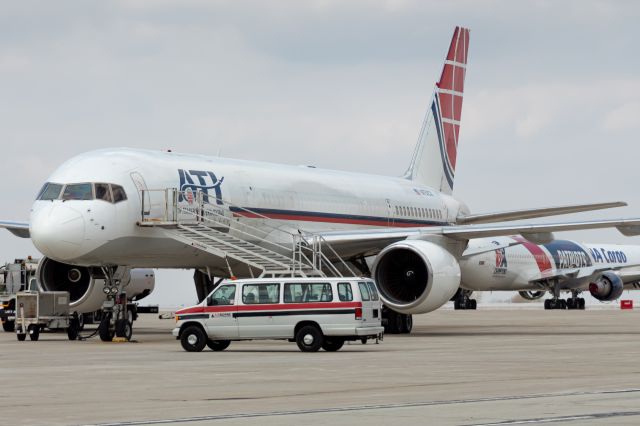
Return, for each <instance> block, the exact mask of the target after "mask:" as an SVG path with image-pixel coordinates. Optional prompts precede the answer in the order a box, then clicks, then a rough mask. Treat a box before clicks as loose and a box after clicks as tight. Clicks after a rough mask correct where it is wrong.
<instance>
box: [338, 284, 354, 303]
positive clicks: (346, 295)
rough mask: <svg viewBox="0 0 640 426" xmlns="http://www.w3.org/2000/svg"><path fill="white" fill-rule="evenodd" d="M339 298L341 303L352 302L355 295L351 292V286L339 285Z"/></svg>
mask: <svg viewBox="0 0 640 426" xmlns="http://www.w3.org/2000/svg"><path fill="white" fill-rule="evenodd" d="M338 298H339V299H340V301H341V302H351V301H352V300H353V293H352V292H351V284H349V283H338Z"/></svg>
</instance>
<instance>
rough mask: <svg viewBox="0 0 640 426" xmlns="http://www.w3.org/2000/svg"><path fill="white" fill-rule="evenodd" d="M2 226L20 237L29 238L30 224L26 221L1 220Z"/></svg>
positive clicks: (0, 225)
mask: <svg viewBox="0 0 640 426" xmlns="http://www.w3.org/2000/svg"><path fill="white" fill-rule="evenodd" d="M0 228H6V229H7V231H9V232H11V233H12V234H13V235H15V236H17V237H20V238H29V224H28V223H26V222H14V221H13V220H0Z"/></svg>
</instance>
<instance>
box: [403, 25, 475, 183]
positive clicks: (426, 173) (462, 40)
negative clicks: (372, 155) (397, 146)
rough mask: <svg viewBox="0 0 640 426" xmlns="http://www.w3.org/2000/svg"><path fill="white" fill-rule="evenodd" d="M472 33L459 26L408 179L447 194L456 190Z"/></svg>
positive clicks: (421, 132) (407, 174)
mask: <svg viewBox="0 0 640 426" xmlns="http://www.w3.org/2000/svg"><path fill="white" fill-rule="evenodd" d="M468 52H469V30H468V29H467V28H461V27H456V29H455V31H454V32H453V38H452V40H451V45H450V46H449V52H448V53H447V58H446V60H445V61H444V67H443V69H442V75H441V76H440V81H439V82H438V83H436V89H435V91H434V94H433V101H432V102H431V107H430V108H429V111H427V115H426V117H425V119H424V122H423V124H422V130H421V131H420V136H419V138H418V143H417V145H416V148H415V151H414V153H413V158H412V160H411V164H410V165H409V169H408V170H407V172H406V174H405V177H406V178H407V179H410V180H414V181H416V182H418V183H421V184H423V185H427V186H431V187H432V188H434V189H437V190H439V191H441V192H444V193H446V194H451V192H452V191H453V181H454V178H455V170H456V156H457V152H458V136H459V134H460V117H461V115H462V97H463V94H464V77H465V74H466V70H467V54H468Z"/></svg>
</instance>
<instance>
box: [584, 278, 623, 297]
mask: <svg viewBox="0 0 640 426" xmlns="http://www.w3.org/2000/svg"><path fill="white" fill-rule="evenodd" d="M623 291H624V283H623V282H622V280H621V279H620V277H619V276H617V275H616V274H614V273H612V272H603V273H602V275H601V276H600V278H599V279H598V280H597V281H596V282H593V283H591V284H589V292H590V293H591V295H592V296H593V297H595V298H596V299H598V300H599V301H601V302H610V301H612V300H616V299H617V298H618V297H620V296H622V292H623Z"/></svg>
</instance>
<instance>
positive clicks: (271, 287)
mask: <svg viewBox="0 0 640 426" xmlns="http://www.w3.org/2000/svg"><path fill="white" fill-rule="evenodd" d="M278 302H280V284H245V286H244V287H242V303H244V304H245V305H253V304H258V303H261V304H265V303H278Z"/></svg>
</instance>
